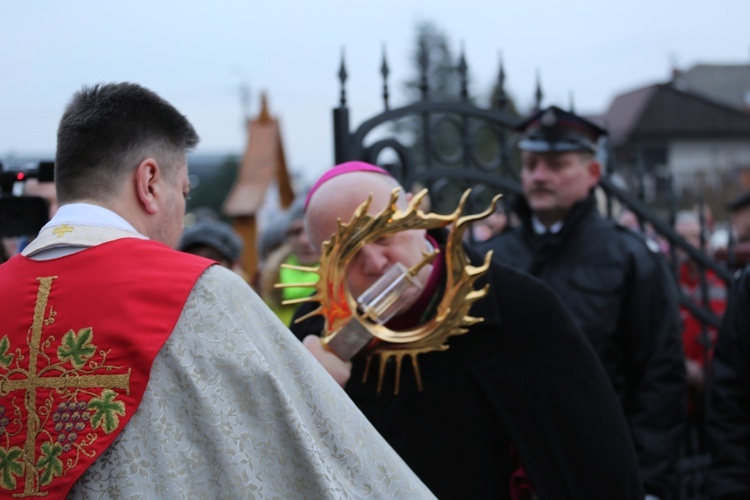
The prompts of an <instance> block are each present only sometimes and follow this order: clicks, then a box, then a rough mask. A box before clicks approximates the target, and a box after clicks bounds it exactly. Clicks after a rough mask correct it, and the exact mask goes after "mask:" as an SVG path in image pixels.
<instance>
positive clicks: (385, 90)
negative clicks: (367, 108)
mask: <svg viewBox="0 0 750 500" xmlns="http://www.w3.org/2000/svg"><path fill="white" fill-rule="evenodd" d="M389 73H390V70H389V69H388V61H387V60H386V56H385V43H383V63H382V64H381V65H380V74H381V75H383V103H384V104H385V110H386V111H388V74H389Z"/></svg>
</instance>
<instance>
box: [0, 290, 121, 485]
mask: <svg viewBox="0 0 750 500" xmlns="http://www.w3.org/2000/svg"><path fill="white" fill-rule="evenodd" d="M56 278H57V277H56V276H49V277H44V278H38V281H39V290H38V293H37V300H36V305H35V307H34V318H33V322H32V326H31V328H30V329H29V331H28V333H27V335H26V339H27V344H28V346H27V349H22V348H21V347H18V346H15V347H14V346H12V345H11V342H10V340H9V338H8V336H7V335H5V336H3V337H1V338H0V398H2V399H0V496H2V491H3V490H5V491H10V492H14V493H13V496H14V497H29V496H45V495H47V493H48V491H45V489H49V486H50V485H52V483H53V482H54V481H55V478H59V477H61V476H63V475H65V474H66V473H67V472H68V471H70V470H71V469H73V468H74V467H76V465H78V463H79V461H80V460H81V459H82V458H83V457H86V458H91V457H93V456H95V452H94V451H93V450H92V449H90V448H91V446H92V444H93V443H94V442H95V441H96V440H97V438H98V436H99V435H100V434H101V433H104V434H111V433H112V432H114V431H115V430H117V429H118V427H119V422H120V417H125V414H126V412H125V404H124V403H123V402H122V401H118V400H117V396H118V393H117V392H116V391H115V390H113V389H118V390H120V391H125V392H129V389H130V369H127V371H125V370H124V369H123V367H120V366H114V365H108V364H107V355H108V353H109V351H105V350H99V349H98V348H97V346H96V344H94V332H93V329H92V328H81V329H79V330H78V331H75V330H69V331H68V332H67V333H65V334H64V335H63V336H62V338H61V339H56V338H55V337H54V336H48V337H46V338H43V330H44V328H45V327H47V326H50V325H51V324H53V323H54V322H55V316H56V314H57V313H56V311H55V310H54V309H53V307H52V306H50V307H49V311H47V302H48V299H49V294H50V290H51V288H52V282H53V281H54V280H55V279H56ZM55 346H57V348H56V349H55ZM118 372H119V373H118ZM18 436H22V437H23V436H25V439H24V445H23V447H21V446H14V445H12V444H11V440H12V438H17V437H18ZM16 442H17V439H16ZM20 478H23V490H21V491H16V490H17V489H19V479H20Z"/></svg>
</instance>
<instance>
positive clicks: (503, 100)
mask: <svg viewBox="0 0 750 500" xmlns="http://www.w3.org/2000/svg"><path fill="white" fill-rule="evenodd" d="M507 104H508V97H507V95H506V94H505V66H504V65H503V52H502V51H500V71H499V72H498V74H497V90H496V92H495V107H497V108H498V109H505V106H506V105H507Z"/></svg>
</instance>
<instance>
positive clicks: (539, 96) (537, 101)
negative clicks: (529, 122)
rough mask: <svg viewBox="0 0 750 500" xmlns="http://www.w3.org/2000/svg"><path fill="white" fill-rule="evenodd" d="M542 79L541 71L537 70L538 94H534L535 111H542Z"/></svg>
mask: <svg viewBox="0 0 750 500" xmlns="http://www.w3.org/2000/svg"><path fill="white" fill-rule="evenodd" d="M543 97H544V94H543V93H542V77H541V76H540V72H539V70H536V92H535V94H534V111H539V110H540V109H542V98H543Z"/></svg>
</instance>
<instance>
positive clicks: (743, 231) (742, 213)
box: [732, 207, 750, 243]
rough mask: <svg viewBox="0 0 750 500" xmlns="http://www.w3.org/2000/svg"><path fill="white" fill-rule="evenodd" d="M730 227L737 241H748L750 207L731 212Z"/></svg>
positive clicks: (749, 233)
mask: <svg viewBox="0 0 750 500" xmlns="http://www.w3.org/2000/svg"><path fill="white" fill-rule="evenodd" d="M732 228H733V229H734V233H735V237H736V238H737V242H738V243H744V242H746V241H750V207H743V208H741V209H739V210H737V211H735V212H733V213H732Z"/></svg>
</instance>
